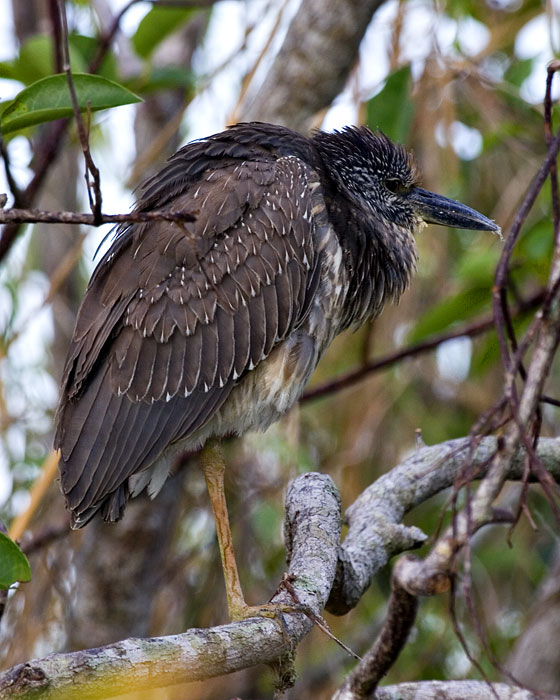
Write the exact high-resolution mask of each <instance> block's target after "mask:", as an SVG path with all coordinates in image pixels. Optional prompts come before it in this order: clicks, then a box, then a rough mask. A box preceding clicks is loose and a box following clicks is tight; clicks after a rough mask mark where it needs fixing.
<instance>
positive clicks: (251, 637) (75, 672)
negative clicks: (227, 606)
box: [0, 473, 340, 700]
mask: <svg viewBox="0 0 560 700" xmlns="http://www.w3.org/2000/svg"><path fill="white" fill-rule="evenodd" d="M285 527H286V540H287V549H288V553H289V556H290V564H289V574H290V579H291V581H292V585H293V587H294V590H295V591H296V593H297V596H298V599H299V600H300V601H301V603H302V604H303V605H305V606H306V607H307V608H310V609H311V610H312V611H313V612H314V613H315V614H319V613H320V612H321V610H322V609H323V606H324V604H325V601H326V599H327V596H328V594H329V591H330V588H331V585H332V580H333V578H334V573H335V569H336V554H337V549H338V543H339V541H340V497H339V495H338V492H337V490H336V487H335V486H334V484H333V482H332V480H331V479H330V477H328V476H326V475H324V474H314V473H309V474H303V475H301V476H299V477H297V478H296V479H295V480H294V481H293V482H292V483H291V485H290V487H289V489H288V493H287V496H286V521H285ZM272 602H273V603H287V604H293V600H292V598H291V596H290V595H289V593H288V592H287V591H286V590H285V589H282V590H281V592H280V593H277V594H276V595H275V596H274V597H273V598H272ZM283 622H284V624H279V622H278V621H277V620H272V619H268V618H251V619H249V620H245V621H243V622H237V623H234V624H229V625H222V626H220V627H214V628H212V629H207V630H202V629H192V630H189V631H188V632H185V633H184V634H178V635H171V636H168V637H157V638H149V639H128V640H125V641H122V642H117V643H116V644H111V645H109V646H106V647H100V648H97V649H89V650H85V651H78V652H74V653H71V654H52V655H50V656H48V657H46V658H44V659H40V660H36V661H29V662H27V663H24V664H19V665H17V666H14V667H13V668H11V669H9V670H8V671H6V672H4V673H2V674H0V700H7V699H8V698H10V699H12V698H29V697H31V696H35V695H34V694H36V693H38V692H39V691H40V692H41V698H42V700H48V699H51V698H52V699H54V698H56V700H70V699H71V698H75V697H76V695H77V693H78V694H79V697H80V699H81V700H93V698H99V697H104V698H108V697H114V696H115V695H120V694H122V693H124V692H127V693H130V692H133V691H135V690H142V689H150V690H154V689H155V688H158V687H164V686H169V685H173V684H177V683H184V682H188V681H196V680H201V679H205V678H210V677H212V676H217V675H222V674H225V673H231V672H232V671H237V670H240V669H243V668H247V667H249V666H254V665H256V664H259V663H272V662H274V661H276V660H278V659H279V658H281V657H283V656H284V655H286V654H287V653H288V652H290V651H291V650H292V649H293V647H294V646H295V645H296V644H297V643H298V642H299V641H300V639H301V638H302V637H303V636H304V635H305V634H306V633H307V632H308V631H309V629H310V628H311V626H312V622H311V621H310V620H309V619H308V617H307V616H306V615H305V614H303V613H295V614H289V615H283ZM216 659H219V660H220V662H219V663H216ZM78 688H79V692H78V691H77V689H78Z"/></svg>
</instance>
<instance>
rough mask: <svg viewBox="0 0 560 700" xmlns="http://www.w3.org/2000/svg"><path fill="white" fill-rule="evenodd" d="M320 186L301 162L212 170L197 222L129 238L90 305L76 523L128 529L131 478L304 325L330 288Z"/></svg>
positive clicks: (74, 480) (63, 417)
mask: <svg viewBox="0 0 560 700" xmlns="http://www.w3.org/2000/svg"><path fill="white" fill-rule="evenodd" d="M317 185H318V176H317V175H316V173H315V172H314V171H313V170H312V169H310V168H309V167H308V166H306V165H305V164H304V163H303V162H302V161H301V160H299V159H298V158H296V157H282V158H279V159H278V160H276V161H272V160H268V161H265V160H261V161H244V162H237V163H231V164H229V165H228V166H227V167H223V168H221V169H213V170H207V171H205V172H204V173H203V174H202V176H201V177H200V178H199V179H198V180H196V181H195V182H193V183H190V184H188V185H187V186H185V187H184V190H185V191H184V192H183V193H182V194H180V195H178V196H177V197H176V198H175V200H174V201H173V202H172V206H173V208H174V209H178V210H187V211H193V210H195V211H196V216H197V219H196V221H195V222H194V223H193V224H190V223H189V224H182V223H169V222H161V221H158V222H151V223H149V224H142V225H135V226H134V227H131V228H129V229H127V230H125V231H123V232H121V234H120V235H119V236H118V238H117V240H116V242H115V244H114V247H113V249H112V250H110V251H109V254H108V255H107V256H106V257H105V258H104V260H103V261H102V262H101V263H100V266H99V267H98V269H97V270H96V272H95V273H94V276H93V277H92V280H91V282H90V285H89V287H88V289H87V291H86V294H85V297H84V300H83V302H82V306H81V308H80V311H79V314H78V319H77V323H76V329H75V332H74V337H73V340H72V344H71V348H70V351H69V356H68V360H67V364H66V368H65V373H64V378H63V393H62V399H61V402H60V406H59V410H58V414H57V432H56V437H55V446H56V447H59V448H60V450H61V460H60V474H61V484H62V489H63V491H64V493H65V495H66V499H67V503H68V506H69V507H70V509H71V510H72V511H73V515H74V519H75V523H76V524H77V525H81V524H84V523H85V522H87V520H88V519H89V518H90V517H91V516H92V515H93V514H94V513H95V512H96V510H97V509H99V508H102V509H103V510H102V512H103V514H104V516H105V517H106V519H110V520H116V519H118V518H119V517H120V516H121V514H122V510H123V508H124V505H125V503H126V499H127V497H128V484H127V480H128V478H129V477H130V476H131V475H133V474H135V473H137V472H139V471H142V470H144V469H147V468H148V467H149V466H150V465H151V464H153V463H154V461H156V460H157V459H158V457H159V456H160V455H161V454H162V453H163V452H164V450H165V449H166V448H167V447H168V445H170V444H171V443H173V442H176V441H178V440H182V439H184V438H188V437H189V436H190V435H193V434H194V433H195V432H196V431H197V430H198V429H199V428H200V427H202V426H203V425H205V424H206V423H207V422H208V421H209V420H210V419H211V418H212V416H213V415H215V413H216V412H217V411H218V410H219V408H220V407H221V406H222V405H223V403H224V402H225V401H226V400H227V397H228V396H229V394H230V392H231V390H232V388H233V387H234V386H235V384H236V383H238V382H239V381H241V380H242V378H243V376H244V375H245V374H246V373H247V372H250V371H251V370H252V369H253V368H254V367H256V366H257V365H258V364H259V363H260V362H262V361H263V359H265V358H266V357H267V356H268V355H269V353H270V352H271V350H272V348H273V347H274V346H275V345H276V344H277V343H279V342H281V341H282V340H283V339H285V338H286V337H288V336H289V334H290V333H291V332H292V331H293V329H294V328H296V327H297V325H298V324H300V323H301V322H302V320H303V319H304V318H305V316H306V314H307V311H308V308H309V303H310V300H311V299H312V297H313V294H314V292H315V289H316V286H317V283H318V279H319V265H318V259H317V256H316V255H315V253H314V242H313V234H314V228H315V227H314V223H313V222H314V211H316V210H317V206H316V204H317V197H318V196H319V195H318V193H317Z"/></svg>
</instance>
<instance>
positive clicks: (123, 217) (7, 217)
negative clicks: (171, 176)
mask: <svg viewBox="0 0 560 700" xmlns="http://www.w3.org/2000/svg"><path fill="white" fill-rule="evenodd" d="M195 219H196V216H195V214H194V213H192V212H187V211H177V210H176V209H172V208H171V209H154V210H153V211H132V212H129V213H128V214H100V215H99V217H98V218H96V217H95V215H94V214H85V213H79V212H74V211H43V210H41V209H2V210H0V223H17V224H36V223H42V224H86V225H87V226H101V225H103V224H121V223H140V222H143V221H178V222H189V221H194V220H195ZM0 257H1V256H0Z"/></svg>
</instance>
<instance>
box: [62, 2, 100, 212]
mask: <svg viewBox="0 0 560 700" xmlns="http://www.w3.org/2000/svg"><path fill="white" fill-rule="evenodd" d="M58 9H59V13H60V30H61V45H62V67H63V71H64V73H66V82H67V83H68V90H69V92H70V99H71V101H72V109H73V110H74V119H75V120H76V127H77V129H78V138H79V139H80V145H81V147H82V152H83V154H84V160H85V164H86V170H85V180H86V189H87V193H88V199H89V205H90V207H91V211H92V214H93V218H94V221H95V222H96V223H99V222H100V217H101V205H102V198H101V183H100V180H99V169H98V168H97V166H96V165H95V163H94V162H93V157H92V155H91V151H90V150H89V138H88V134H87V133H86V128H85V126H84V120H83V119H82V113H81V112H80V106H79V104H78V96H77V95H76V88H75V86H74V79H73V77H72V68H71V67H70V52H69V49H68V21H67V19H66V5H65V2H64V0H58ZM90 173H91V176H92V178H93V182H91V181H90V178H89V175H90Z"/></svg>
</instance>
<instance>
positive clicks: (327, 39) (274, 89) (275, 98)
mask: <svg viewBox="0 0 560 700" xmlns="http://www.w3.org/2000/svg"><path fill="white" fill-rule="evenodd" d="M381 4H382V3H381V1H380V0H358V1H356V0H353V1H352V2H345V3H338V2H332V0H304V2H302V3H301V5H300V8H299V10H298V11H297V13H296V16H295V17H294V19H293V20H292V23H291V24H290V27H289V29H288V33H287V35H286V38H285V40H284V43H283V45H282V48H281V49H280V51H279V53H278V55H277V56H276V58H275V60H274V64H273V66H272V68H271V69H270V71H269V72H268V74H267V77H266V79H265V81H264V84H263V85H262V86H261V87H260V88H259V91H258V99H255V95H254V94H252V95H251V99H253V102H250V103H249V100H246V102H245V104H243V105H242V106H241V109H240V113H241V114H242V116H243V119H245V120H247V121H251V120H258V121H272V122H275V123H277V124H284V125H286V126H289V127H291V128H292V129H296V130H298V131H306V130H307V129H309V127H310V126H311V125H312V120H313V116H314V115H315V114H316V113H317V112H319V111H320V110H322V109H324V108H325V107H328V106H329V105H330V104H331V102H332V101H333V100H334V98H335V97H336V96H337V95H338V94H339V93H340V92H341V90H342V88H343V87H344V83H345V82H346V79H347V77H348V75H349V73H350V71H351V69H352V67H353V66H354V64H355V63H356V57H357V55H358V47H359V45H360V42H361V40H362V37H363V35H364V33H365V31H366V29H367V27H368V25H369V22H370V20H371V18H372V16H373V13H374V12H375V11H376V10H377V8H378V7H379V5H381Z"/></svg>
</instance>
